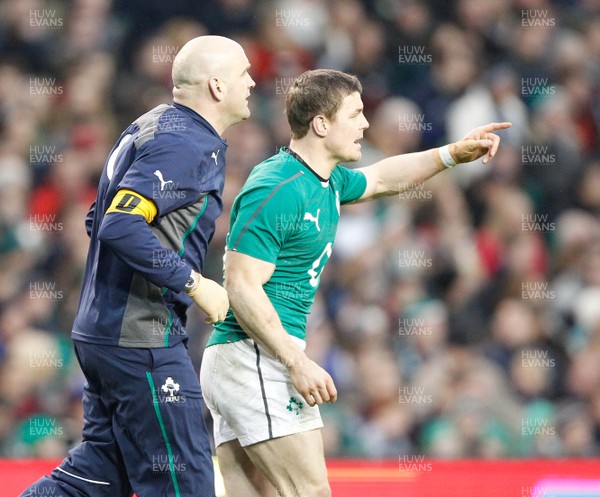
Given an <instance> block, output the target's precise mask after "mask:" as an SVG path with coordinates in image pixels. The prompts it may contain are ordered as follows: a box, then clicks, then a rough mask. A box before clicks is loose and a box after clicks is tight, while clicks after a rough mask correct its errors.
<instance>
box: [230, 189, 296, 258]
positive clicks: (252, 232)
mask: <svg viewBox="0 0 600 497" xmlns="http://www.w3.org/2000/svg"><path fill="white" fill-rule="evenodd" d="M299 210H300V209H299V202H298V201H297V199H296V196H295V195H294V192H293V191H292V189H289V188H286V189H283V188H281V187H280V186H279V185H278V186H275V187H274V188H270V187H264V186H263V187H259V188H256V189H252V190H249V191H247V192H242V193H241V194H240V195H239V196H238V198H237V199H236V200H235V203H234V207H233V210H232V216H231V226H230V231H229V235H228V237H227V249H228V250H232V251H235V252H240V253H242V254H246V255H249V256H251V257H254V258H256V259H260V260H262V261H266V262H270V263H272V264H275V263H276V261H277V256H278V255H279V251H280V250H281V246H282V244H283V243H284V242H285V240H287V238H288V237H289V236H290V235H291V234H292V233H293V232H294V229H296V228H297V226H298V225H299V222H295V221H296V220H298V219H300V214H299Z"/></svg>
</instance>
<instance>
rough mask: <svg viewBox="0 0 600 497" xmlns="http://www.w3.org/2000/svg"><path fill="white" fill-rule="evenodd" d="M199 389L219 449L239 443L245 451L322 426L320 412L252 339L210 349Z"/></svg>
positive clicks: (285, 372)
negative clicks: (267, 441) (237, 441)
mask: <svg viewBox="0 0 600 497" xmlns="http://www.w3.org/2000/svg"><path fill="white" fill-rule="evenodd" d="M200 384H201V386H202V393H203V394H204V401H205V403H206V405H207V406H208V408H209V409H210V413H211V414H212V418H213V421H214V435H215V444H216V445H217V446H219V445H221V444H223V443H225V442H230V441H231V440H235V439H236V438H237V439H238V440H239V442H240V444H241V445H242V447H245V446H246V445H252V444H255V443H258V442H262V441H264V440H270V439H272V438H278V437H284V436H286V435H293V434H294V433H301V432H303V431H309V430H314V429H317V428H322V427H323V422H322V420H321V414H320V413H319V408H318V407H317V406H314V407H310V406H309V405H308V404H307V403H306V401H305V400H304V398H303V397H302V396H301V395H300V394H299V393H298V391H297V390H296V389H295V388H294V387H293V386H292V384H291V381H290V375H289V372H288V370H287V369H286V367H285V366H283V365H282V364H281V363H280V362H279V361H277V360H276V359H274V358H273V356H272V355H270V354H269V353H268V352H266V351H265V350H264V349H263V348H262V347H259V346H258V345H257V344H256V343H255V342H254V340H251V339H245V340H239V341H237V342H233V343H225V344H218V345H212V346H210V347H208V348H207V349H206V350H205V351H204V356H203V358H202V366H201V368H200Z"/></svg>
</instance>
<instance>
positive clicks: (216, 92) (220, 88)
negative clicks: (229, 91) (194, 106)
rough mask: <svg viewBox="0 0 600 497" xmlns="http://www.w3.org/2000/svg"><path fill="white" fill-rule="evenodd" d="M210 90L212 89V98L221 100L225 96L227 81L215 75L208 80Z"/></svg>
mask: <svg viewBox="0 0 600 497" xmlns="http://www.w3.org/2000/svg"><path fill="white" fill-rule="evenodd" d="M208 91H210V94H211V96H212V98H214V99H215V100H216V101H218V102H220V101H221V100H223V99H224V98H225V83H224V82H223V81H222V80H221V79H219V78H217V77H216V76H213V77H212V78H210V79H209V80H208Z"/></svg>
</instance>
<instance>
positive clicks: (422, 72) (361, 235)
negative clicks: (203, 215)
mask: <svg viewBox="0 0 600 497" xmlns="http://www.w3.org/2000/svg"><path fill="white" fill-rule="evenodd" d="M207 33H212V34H222V35H226V36H230V37H232V38H234V39H236V40H237V41H239V42H240V43H241V44H242V45H243V46H244V48H245V50H246V53H247V55H248V57H249V59H250V61H251V63H252V70H251V73H252V76H253V78H254V79H255V80H256V82H257V86H256V88H255V90H254V92H253V99H252V100H251V107H252V109H253V115H252V118H251V119H250V120H249V121H247V122H244V123H242V124H239V125H236V126H235V127H233V128H231V129H230V130H229V131H228V132H227V135H226V138H227V139H228V141H229V144H230V147H229V150H228V152H227V163H228V179H227V186H226V191H225V199H226V204H227V208H226V211H225V213H224V215H223V216H222V217H221V218H220V221H219V223H218V229H217V233H216V235H215V238H214V240H213V242H212V245H211V251H210V254H209V259H208V272H209V274H210V275H212V277H213V278H216V279H218V278H219V277H220V272H221V266H222V264H221V257H222V251H223V246H224V238H225V234H226V232H227V223H228V208H229V206H230V205H231V202H232V200H233V198H234V196H235V194H236V192H237V191H239V189H240V187H241V185H242V184H243V182H244V180H245V178H246V177H247V175H248V174H249V172H250V170H251V168H252V167H253V166H254V165H255V164H257V163H258V162H260V161H261V160H263V159H264V158H266V157H268V156H270V155H272V154H273V153H275V152H276V151H277V148H278V147H280V146H282V145H285V144H287V142H288V139H289V131H288V126H287V123H286V121H285V117H284V115H283V102H284V97H285V94H286V92H287V89H288V88H289V86H290V85H291V83H292V81H293V79H294V78H295V77H296V76H298V75H299V74H300V73H302V72H303V71H304V70H307V69H311V68H315V67H330V68H336V69H340V70H344V71H348V72H351V73H353V74H356V75H357V76H359V78H360V79H361V81H362V83H363V86H364V93H363V100H364V102H365V106H366V111H365V113H366V116H367V118H368V119H369V120H370V122H371V127H370V129H369V130H368V131H367V133H366V139H365V141H364V142H363V159H362V161H361V163H360V165H365V164H368V163H371V162H373V161H375V160H377V159H379V158H382V157H384V156H387V155H391V154H399V153H406V152H411V151H416V150H420V149H425V148H430V147H434V146H438V145H441V144H445V143H447V142H450V141H455V140H457V139H459V138H461V137H462V136H463V135H464V134H465V133H466V132H467V131H468V130H470V129H471V128H472V127H474V126H476V125H479V124H483V123H486V122H488V121H504V120H509V121H512V123H513V127H512V128H511V129H510V130H508V131H506V132H503V133H502V139H503V141H502V145H501V150H500V152H499V153H498V155H497V157H496V159H495V160H494V161H493V162H492V163H491V164H490V165H488V166H485V167H484V166H482V165H481V164H472V165H469V166H461V167H458V168H456V169H455V170H453V171H451V172H446V173H444V174H441V175H439V176H437V177H436V178H434V179H433V180H431V181H429V182H428V183H426V184H425V185H424V186H419V187H416V188H412V189H410V190H408V191H406V192H403V193H401V194H400V195H399V196H398V197H396V198H390V199H387V200H382V201H378V202H374V203H370V204H365V205H360V206H353V207H349V208H345V209H344V210H345V212H344V216H345V217H343V219H342V222H341V224H340V228H339V232H338V237H337V240H336V247H335V251H334V256H333V258H332V260H331V262H330V264H329V267H328V268H327V270H326V271H325V273H324V274H323V277H322V284H321V290H320V293H319V295H318V299H317V301H316V303H315V306H314V310H313V313H312V315H311V317H310V320H309V344H308V354H309V355H310V356H311V357H312V358H313V359H315V360H316V361H317V362H319V363H320V364H323V365H325V366H326V367H327V369H328V370H329V371H330V373H331V374H332V375H333V377H334V380H335V381H336V384H337V387H338V390H339V394H340V395H339V401H338V402H337V403H336V404H335V405H328V406H324V408H323V409H322V413H323V416H324V418H325V423H326V428H325V429H324V430H323V435H324V439H325V448H326V453H327V457H328V459H330V460H332V461H333V460H336V459H340V458H342V459H343V458H353V460H357V459H360V460H363V462H364V460H386V461H388V462H387V463H386V464H387V465H388V467H393V468H394V470H393V471H394V475H395V476H394V478H396V479H398V478H400V477H399V476H398V475H403V474H406V473H407V472H409V473H411V474H413V475H414V473H415V472H417V474H418V475H419V476H420V477H425V478H427V477H428V476H430V475H433V474H434V473H435V467H436V466H435V465H434V466H431V465H429V466H427V464H430V463H427V462H426V461H429V460H436V461H441V460H456V459H467V460H472V461H473V460H477V459H486V460H488V459H493V460H496V459H501V458H511V459H515V458H519V459H525V460H529V459H531V458H537V459H540V458H541V459H544V460H548V459H550V458H552V459H565V458H577V459H574V461H573V462H575V461H577V460H579V462H580V463H581V464H579V463H578V464H571V465H570V466H567V467H569V468H574V469H573V471H575V472H576V470H575V468H577V467H579V468H583V467H588V470H589V464H588V466H585V464H584V462H585V461H583V460H582V459H584V458H585V459H586V460H588V461H587V463H591V462H592V461H594V459H592V458H594V457H597V456H598V453H599V450H600V220H599V219H600V160H599V159H600V157H599V150H600V148H599V145H600V92H599V84H600V2H599V1H598V0H580V1H577V0H557V1H547V0H511V1H503V2H498V1H495V0H456V1H448V2H447V1H442V0H429V1H416V0H362V1H360V0H344V1H342V0H332V1H325V0H281V1H256V0H254V1H253V0H207V1H198V0H169V1H167V0H143V1H142V0H112V1H111V0H71V1H68V0H55V1H51V0H48V1H45V0H18V1H15V0H2V1H0V457H1V458H4V459H6V460H9V459H24V458H25V459H27V458H39V459H43V460H48V459H50V460H54V459H60V458H61V457H62V456H63V455H64V454H65V453H66V451H67V450H68V448H69V447H70V446H71V445H73V444H74V443H76V442H77V441H78V440H79V438H80V432H81V401H80V399H81V392H82V381H83V380H82V376H81V373H80V371H79V369H78V366H77V364H76V361H75V360H74V356H73V353H72V350H71V344H70V338H69V333H70V329H71V324H72V320H73V316H74V311H75V308H76V305H77V302H78V298H79V289H80V282H81V275H82V271H83V267H84V261H85V256H86V251H87V237H86V234H85V230H84V216H85V213H86V212H87V209H88V207H89V205H90V204H91V202H92V200H93V198H94V195H95V187H96V183H97V180H98V177H99V175H100V173H101V170H102V167H103V164H104V160H105V158H106V155H107V152H108V151H109V150H110V148H111V146H112V144H113V142H114V140H115V139H116V137H117V136H118V134H119V133H120V132H121V131H122V130H123V129H124V128H125V127H126V126H127V125H128V124H129V123H130V122H131V121H132V120H133V119H135V118H136V117H137V116H138V115H140V114H142V113H144V112H145V111H146V110H148V109H150V108H152V107H153V106H155V105H157V104H158V103H162V102H169V101H170V99H171V95H170V91H171V79H170V67H171V62H172V60H173V57H174V56H175V54H176V53H177V51H178V49H179V47H180V46H181V45H182V44H183V43H184V42H185V41H187V40H188V39H190V38H192V37H194V36H198V35H201V34H207ZM410 186H413V185H406V187H410ZM199 318H200V316H199V313H197V312H195V311H192V313H191V318H190V327H189V328H190V332H191V334H192V339H191V345H190V352H191V354H192V356H193V358H194V361H195V363H196V364H199V361H200V359H201V355H202V348H203V343H204V341H205V340H206V338H207V334H208V332H209V330H208V329H207V327H206V326H205V325H204V324H203V323H202V320H201V319H199ZM390 461H392V463H391V464H392V466H390ZM595 461H596V466H595V468H596V469H598V468H600V462H598V459H596V460H595ZM15 464H16V463H15ZM440 464H442V463H440ZM532 464H534V463H533V462H532ZM536 464H537V463H536ZM15 467H17V466H12V465H11V464H9V463H8V462H7V461H4V462H3V463H2V464H1V465H0V472H2V473H4V475H3V477H2V478H4V477H5V476H7V475H8V474H9V473H10V472H12V471H13V469H11V468H15ZM49 467H50V468H51V467H52V466H51V465H50V466H49ZM440 467H442V466H440ZM522 467H524V468H526V467H527V466H526V465H525V466H522ZM531 467H533V466H531ZM548 468H550V461H548ZM475 471H476V470H475ZM499 471H500V470H499ZM503 471H504V470H503ZM403 472H404V473H403ZM588 472H589V471H588ZM467 473H469V471H467ZM598 473H600V471H596V474H598ZM439 474H444V473H443V471H442V470H440V472H439ZM473 474H474V473H473V472H472V471H471V476H472V475H473ZM480 474H483V473H480ZM431 478H433V476H431ZM28 482H29V480H24V481H22V482H21V483H22V486H24V485H25V484H26V483H28ZM527 485H530V483H529V482H528V483H527ZM365 488H367V487H365ZM522 488H523V489H529V490H527V494H525V491H526V490H520V492H521V493H519V494H517V493H516V492H517V490H515V493H512V492H511V493H509V494H505V495H515V496H517V497H530V496H531V497H533V495H534V493H535V492H534V491H533V490H532V489H533V486H529V487H528V486H526V485H522ZM0 494H1V491H0ZM340 495H346V494H340ZM347 495H350V494H347ZM362 495H384V494H383V493H380V494H376V493H369V492H368V491H365V492H363V493H362ZM386 495H387V494H386ZM390 495H395V494H390ZM407 495H408V494H407ZM420 495H426V494H420ZM438 495H439V494H438ZM447 495H450V494H447ZM462 495H467V494H466V493H463V494H462ZM479 495H491V494H486V493H485V492H483V493H481V492H480V493H479ZM555 495H557V496H558V495H559V494H558V493H556V494H555ZM560 495H562V494H560ZM565 495H566V494H565ZM569 495H571V494H569ZM573 495H575V494H573ZM577 495H596V496H598V495H600V491H597V492H596V493H593V492H592V493H588V494H583V493H582V494H577Z"/></svg>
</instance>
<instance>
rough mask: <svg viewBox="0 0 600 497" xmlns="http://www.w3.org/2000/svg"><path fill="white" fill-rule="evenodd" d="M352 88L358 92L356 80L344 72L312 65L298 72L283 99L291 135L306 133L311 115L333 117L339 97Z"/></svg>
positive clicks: (344, 95)
mask: <svg viewBox="0 0 600 497" xmlns="http://www.w3.org/2000/svg"><path fill="white" fill-rule="evenodd" d="M354 92H358V93H361V92H362V86H361V84H360V81H359V80H358V78H357V77H356V76H353V75H351V74H346V73H345V72H341V71H336V70H334V69H315V70H312V71H306V72H305V73H303V74H301V75H300V76H298V78H296V81H294V83H293V84H292V87H291V88H290V90H289V92H288V94H287V97H286V99H285V113H286V115H287V119H288V122H289V123H290V128H292V138H302V137H304V136H306V133H308V129H309V127H310V122H311V121H312V120H313V118H314V117H315V116H318V115H323V116H325V117H326V118H327V119H333V118H334V117H335V115H336V114H337V111H338V110H339V108H340V106H341V105H342V100H344V98H346V97H347V96H348V95H350V94H352V93H354Z"/></svg>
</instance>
